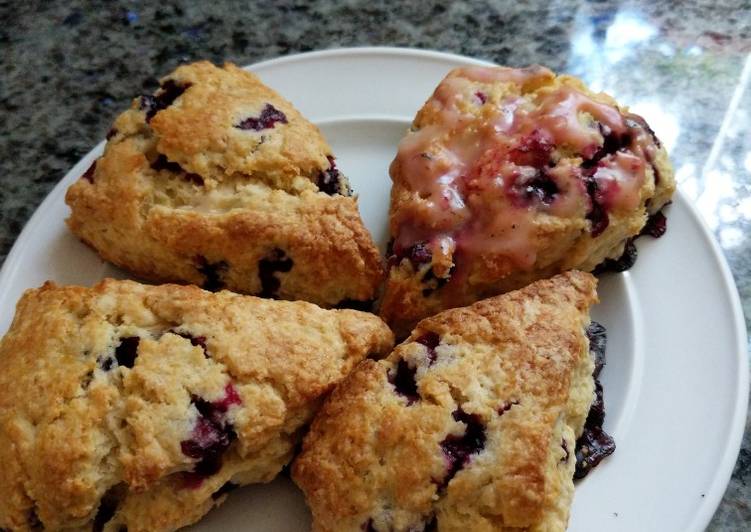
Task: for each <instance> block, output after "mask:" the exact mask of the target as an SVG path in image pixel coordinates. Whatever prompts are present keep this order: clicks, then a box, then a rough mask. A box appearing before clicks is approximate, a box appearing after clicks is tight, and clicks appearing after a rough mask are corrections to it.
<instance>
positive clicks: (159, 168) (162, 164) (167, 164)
mask: <svg viewBox="0 0 751 532" xmlns="http://www.w3.org/2000/svg"><path fill="white" fill-rule="evenodd" d="M150 166H151V169H152V170H154V171H156V172H163V171H165V172H170V173H173V174H176V175H178V176H179V177H181V178H182V179H184V180H185V181H189V182H191V183H193V184H194V185H196V186H199V187H201V186H203V185H204V180H203V177H201V176H200V175H198V174H195V173H193V172H188V171H187V170H185V169H184V168H183V167H182V166H180V165H179V164H178V163H176V162H173V161H170V160H169V159H168V158H167V156H166V155H164V154H163V153H160V154H159V155H157V157H156V159H154V161H153V162H152V163H151V165H150Z"/></svg>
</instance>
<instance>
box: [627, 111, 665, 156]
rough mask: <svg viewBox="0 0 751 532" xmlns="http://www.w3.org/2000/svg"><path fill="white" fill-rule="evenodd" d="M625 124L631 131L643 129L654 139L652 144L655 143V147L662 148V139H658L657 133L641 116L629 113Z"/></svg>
mask: <svg viewBox="0 0 751 532" xmlns="http://www.w3.org/2000/svg"><path fill="white" fill-rule="evenodd" d="M625 122H626V125H627V126H628V127H630V128H631V129H638V128H642V129H644V130H645V131H646V132H647V133H649V136H650V137H652V142H654V143H655V146H657V147H658V148H660V147H661V146H662V143H660V139H658V138H657V135H655V132H654V131H653V130H652V128H651V127H649V124H647V121H646V120H644V118H642V117H641V116H639V115H637V114H634V113H628V114H627V115H625Z"/></svg>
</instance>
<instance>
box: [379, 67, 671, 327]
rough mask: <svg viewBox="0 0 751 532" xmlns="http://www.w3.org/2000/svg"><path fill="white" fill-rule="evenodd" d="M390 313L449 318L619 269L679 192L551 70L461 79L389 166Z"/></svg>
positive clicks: (613, 120) (587, 95)
mask: <svg viewBox="0 0 751 532" xmlns="http://www.w3.org/2000/svg"><path fill="white" fill-rule="evenodd" d="M390 174H391V178H392V180H393V188H392V191H391V209H390V214H389V215H390V221H389V224H390V232H391V236H392V244H391V251H390V257H389V266H390V271H389V275H388V281H387V284H386V289H385V295H384V298H383V303H382V311H381V312H382V315H383V316H384V317H385V318H386V321H387V322H389V323H390V324H391V325H392V328H395V330H396V332H397V336H399V335H404V334H407V333H408V332H409V330H410V329H411V328H412V326H413V325H414V324H415V323H416V322H417V320H419V319H421V318H423V317H425V316H428V315H431V314H435V313H436V312H438V311H440V310H443V309H445V308H450V307H456V306H461V305H466V304H469V303H472V302H473V301H477V300H479V299H482V298H484V297H489V296H493V295H496V294H499V293H503V292H506V291H508V290H513V289H517V288H520V287H522V286H525V285H527V284H529V283H530V282H532V281H534V280H537V279H541V278H546V277H550V276H552V275H555V274H557V273H560V272H563V271H567V270H570V269H579V270H584V271H592V270H593V269H594V268H595V267H596V266H597V265H599V264H600V263H602V262H603V261H605V260H607V259H616V258H618V257H620V256H621V255H622V254H623V252H624V248H625V246H626V244H627V242H629V239H632V238H633V237H635V236H636V235H638V234H639V232H640V231H641V230H642V228H643V227H644V225H645V223H646V222H647V218H648V217H649V216H650V215H654V214H656V213H658V212H659V211H660V209H661V208H662V207H663V206H664V205H665V204H666V203H667V202H668V201H669V200H670V197H671V195H672V194H673V191H674V189H675V179H674V176H673V170H672V168H671V166H670V163H669V161H668V158H667V153H666V152H665V149H664V148H663V147H662V145H661V144H660V141H659V140H658V139H657V137H656V136H655V135H654V132H653V131H652V130H651V129H650V128H649V126H648V125H647V124H646V122H645V121H644V120H643V119H642V118H641V117H639V116H637V115H635V114H632V113H629V112H628V111H627V110H626V109H624V108H622V107H619V106H618V105H617V104H616V102H615V101H613V99H612V98H610V97H609V96H607V95H606V94H602V93H600V94H594V93H592V92H591V91H589V90H588V89H587V88H586V87H585V86H584V84H583V83H582V82H581V81H579V80H578V79H576V78H574V77H571V76H555V75H554V74H553V73H552V72H551V71H550V70H548V69H546V68H543V67H530V68H526V69H511V68H503V67H469V68H459V69H456V70H453V71H452V72H451V73H449V75H448V76H447V77H446V78H445V79H444V80H443V81H442V82H441V84H440V85H439V86H438V88H437V89H436V90H435V92H434V93H433V95H432V96H431V98H430V99H429V100H428V101H427V102H426V103H425V105H424V106H423V107H422V109H421V110H420V111H419V112H418V113H417V116H416V118H415V120H414V122H413V124H412V128H411V130H410V132H409V133H408V134H407V136H406V137H405V138H404V139H403V140H402V141H401V143H400V144H399V149H398V154H397V156H396V158H395V159H394V161H393V163H392V164H391V168H390Z"/></svg>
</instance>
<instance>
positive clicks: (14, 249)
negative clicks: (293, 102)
mask: <svg viewBox="0 0 751 532" xmlns="http://www.w3.org/2000/svg"><path fill="white" fill-rule="evenodd" d="M356 55H361V56H378V55H381V56H384V58H393V57H413V58H417V59H421V58H422V59H434V60H443V61H454V62H461V63H464V64H480V65H481V64H486V65H490V64H494V63H492V62H490V61H487V60H483V59H476V58H472V57H467V56H463V55H461V54H455V53H450V52H443V51H437V50H429V49H419V48H409V47H389V46H362V47H336V48H328V49H324V50H314V51H309V52H303V53H298V54H290V55H285V56H280V57H276V58H270V59H265V60H262V61H259V62H257V63H252V64H250V65H245V66H243V67H242V68H244V69H247V70H251V71H256V70H263V69H266V68H270V67H276V66H280V65H286V64H287V63H295V62H300V61H303V62H304V61H308V60H310V59H318V58H330V57H337V56H349V57H350V58H351V57H352V56H356ZM105 142H106V141H104V140H102V141H101V142H99V143H98V144H96V145H95V146H94V147H93V148H92V149H91V150H90V151H89V152H88V153H87V154H86V155H84V156H83V157H82V158H81V159H80V160H79V161H78V162H77V163H76V164H74V165H73V166H72V167H71V169H70V170H69V171H68V172H67V173H66V174H65V176H63V177H62V179H60V180H59V181H58V182H57V184H56V185H55V186H54V187H52V189H51V190H50V191H49V192H48V193H47V195H46V196H45V198H44V199H43V200H42V202H40V203H39V205H38V206H37V207H36V209H35V210H34V213H33V214H32V216H31V217H30V218H29V219H28V220H27V221H26V223H25V224H24V226H23V228H22V230H21V231H20V232H19V234H18V236H17V237H16V239H15V240H14V242H13V245H12V246H11V249H10V250H9V252H8V254H7V255H6V257H5V260H4V262H3V265H2V268H0V300H6V301H7V297H4V296H5V295H6V293H7V291H8V286H9V284H10V278H11V277H12V276H13V274H14V273H15V272H16V271H17V270H18V268H19V267H20V266H21V256H22V254H23V251H24V250H25V249H26V248H27V247H28V246H29V245H30V243H31V242H32V240H31V239H30V238H29V236H30V234H31V233H32V232H33V231H34V230H35V229H36V228H37V227H38V226H39V225H40V224H41V222H42V218H43V213H44V211H45V210H46V207H48V206H49V205H50V204H52V203H53V202H55V201H57V200H58V198H59V197H63V198H64V197H65V189H66V188H67V186H68V181H70V180H71V179H72V176H76V175H78V174H80V173H81V172H82V171H83V170H84V169H85V168H86V167H88V165H89V164H91V162H92V161H93V160H94V158H96V157H98V156H99V154H100V153H101V152H102V150H103V148H104V145H105ZM676 195H677V196H678V197H679V198H680V201H681V202H682V203H683V204H684V205H685V206H686V207H687V210H688V213H689V214H690V215H691V217H692V218H693V219H694V221H695V222H696V225H697V227H698V228H699V233H698V235H697V236H699V237H700V238H702V239H704V241H705V243H707V244H708V245H709V249H710V250H711V252H712V258H713V259H714V263H715V264H716V265H717V267H718V270H719V272H720V273H721V282H722V286H723V291H724V292H725V295H726V296H727V299H728V303H729V305H730V308H731V311H732V315H733V316H732V320H731V326H732V327H733V328H734V329H735V344H736V346H735V347H736V348H735V353H734V361H735V363H736V364H737V367H738V368H739V371H738V372H737V376H736V382H735V385H736V389H737V393H736V397H735V402H734V408H733V412H732V416H730V426H731V430H730V433H729V434H728V438H727V440H726V441H727V444H726V446H725V449H724V450H723V452H722V455H721V456H722V458H721V460H720V462H719V463H718V464H717V467H716V469H715V473H714V476H713V478H712V482H711V484H710V485H709V487H708V489H707V490H706V497H704V498H703V499H702V501H701V503H700V504H699V506H698V507H697V509H696V513H695V515H694V518H693V519H692V520H691V521H690V523H691V524H690V526H691V528H692V529H695V530H703V529H705V528H706V527H707V525H708V524H709V523H710V521H711V519H712V517H713V516H714V514H715V512H716V510H717V508H718V507H719V504H720V502H721V500H722V498H723V497H724V495H725V491H726V489H727V486H728V483H729V481H730V478H731V475H732V472H733V469H734V466H735V464H736V461H737V458H738V454H739V452H740V448H741V443H742V439H743V435H744V432H745V425H746V420H747V411H748V397H749V360H748V351H747V349H748V335H747V330H746V323H745V318H744V314H743V308H742V305H741V299H740V293H739V291H738V288H737V285H736V283H735V279H734V277H733V274H732V272H731V270H730V266H729V264H728V262H727V258H726V257H725V254H724V253H723V251H722V249H721V247H720V245H719V243H718V242H717V239H716V238H715V237H714V235H713V234H712V231H711V230H710V228H709V226H708V225H707V223H706V221H705V220H704V218H703V216H702V215H701V213H700V212H699V210H698V207H697V206H696V205H694V203H693V202H692V201H691V200H689V199H688V198H687V197H686V194H685V193H684V192H683V191H682V190H680V188H678V189H676ZM16 303H17V302H16V301H14V302H13V305H14V306H15V304H16ZM4 333H5V331H3V334H4Z"/></svg>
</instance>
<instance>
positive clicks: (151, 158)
mask: <svg viewBox="0 0 751 532" xmlns="http://www.w3.org/2000/svg"><path fill="white" fill-rule="evenodd" d="M66 202H67V203H68V205H69V206H70V207H71V210H72V214H71V216H70V218H69V219H68V225H69V227H70V228H71V230H72V231H73V232H74V233H75V234H76V235H77V236H78V237H80V238H81V239H82V240H83V241H84V242H86V243H88V244H89V245H91V246H92V247H93V248H94V249H96V250H97V251H98V252H99V254H100V255H101V256H102V257H103V258H105V259H107V260H109V261H110V262H113V263H114V264H116V265H118V266H121V267H123V268H125V269H127V270H130V271H132V272H133V273H135V274H136V275H138V276H140V277H142V278H144V279H149V280H153V281H160V282H165V281H170V282H172V281H174V282H186V283H192V284H197V285H202V286H204V287H205V288H207V289H211V290H214V289H217V288H228V289H230V290H233V291H236V292H241V293H246V294H253V295H259V296H262V297H274V298H281V299H302V300H306V301H311V302H314V303H317V304H319V305H322V306H326V307H333V306H337V305H345V306H346V305H348V304H349V305H355V306H357V305H365V304H366V302H368V301H371V300H372V299H374V297H375V291H376V289H377V287H378V285H379V283H380V281H381V279H382V275H383V268H382V264H381V258H380V255H379V253H378V250H377V249H376V246H375V245H374V243H373V241H372V238H371V236H370V234H369V233H368V231H367V230H366V229H365V227H364V225H363V223H362V220H361V218H360V215H359V213H358V210H357V200H356V199H355V198H354V197H353V196H351V191H350V188H349V184H348V182H347V179H346V178H345V177H344V176H343V174H341V173H340V172H339V170H337V168H336V165H335V163H334V158H333V156H332V153H331V148H330V147H329V145H328V144H327V143H326V141H325V139H324V138H323V136H322V135H321V132H320V131H319V130H318V128H316V127H315V126H314V125H313V124H311V123H310V122H308V121H307V120H306V119H305V118H304V117H303V116H302V115H301V114H300V113H299V112H298V111H297V110H295V108H294V107H292V105H291V104H290V103H289V102H287V101H286V100H285V99H283V98H282V97H281V96H279V95H278V94H276V93H275V92H274V91H273V90H271V89H270V88H268V87H266V86H265V85H263V84H262V83H261V82H260V81H259V79H258V78H257V77H256V76H255V75H254V74H251V73H250V72H247V71H245V70H242V69H240V68H237V67H235V66H234V65H231V64H226V65H225V66H224V67H222V68H219V67H216V66H214V65H212V64H210V63H208V62H199V63H193V64H190V65H184V66H180V67H179V68H177V70H175V71H174V72H173V73H172V74H170V75H169V76H167V77H165V78H163V79H162V82H161V86H160V88H159V90H157V92H156V93H155V94H154V95H147V96H142V97H141V98H140V99H136V100H134V102H133V106H132V108H131V109H130V110H128V111H126V112H124V113H123V114H121V115H120V116H119V117H118V118H117V120H116V122H115V124H114V126H113V128H112V130H111V131H110V133H109V135H108V142H107V146H106V148H105V151H104V155H103V156H102V157H101V158H100V159H99V160H98V161H96V163H95V164H94V166H92V167H91V168H90V169H89V170H88V171H87V172H86V173H85V174H84V175H83V176H82V178H81V179H79V180H78V181H77V182H76V183H75V184H74V185H73V186H71V188H70V189H69V190H68V193H67V196H66Z"/></svg>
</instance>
